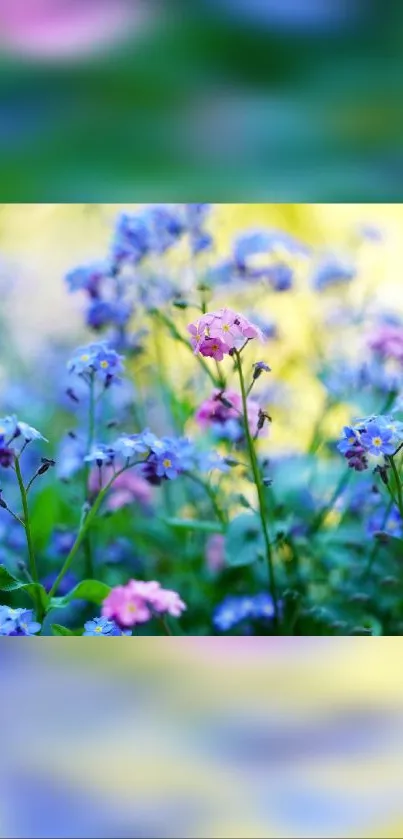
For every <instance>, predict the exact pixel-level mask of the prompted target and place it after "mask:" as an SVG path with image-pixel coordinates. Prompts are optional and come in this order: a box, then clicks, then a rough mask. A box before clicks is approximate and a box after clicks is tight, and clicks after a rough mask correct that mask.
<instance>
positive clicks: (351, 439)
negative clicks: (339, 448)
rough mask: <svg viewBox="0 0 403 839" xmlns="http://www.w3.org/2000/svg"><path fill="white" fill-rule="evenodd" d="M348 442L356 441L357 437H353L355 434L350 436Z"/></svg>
mask: <svg viewBox="0 0 403 839" xmlns="http://www.w3.org/2000/svg"><path fill="white" fill-rule="evenodd" d="M348 442H349V443H355V437H353V435H351V437H349V438H348Z"/></svg>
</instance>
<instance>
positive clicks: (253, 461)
mask: <svg viewBox="0 0 403 839" xmlns="http://www.w3.org/2000/svg"><path fill="white" fill-rule="evenodd" d="M235 358H236V361H237V368H238V374H239V381H240V385H241V394H242V406H243V420H244V426H245V435H246V442H247V446H248V452H249V459H250V465H251V468H252V473H253V478H254V481H255V484H256V490H257V496H258V501H259V515H260V521H261V524H262V532H263V539H264V543H265V549H266V559H267V565H268V571H269V580H270V593H271V596H272V598H273V606H274V617H275V623H276V626H277V627H278V626H279V609H278V599H277V584H276V577H275V572H274V563H273V555H272V550H271V544H270V537H269V532H268V528H267V523H266V507H265V498H264V487H263V482H262V477H261V474H260V469H259V464H258V461H257V457H256V452H255V446H254V442H253V439H252V435H251V431H250V428H249V420H248V404H247V396H246V388H245V379H244V375H243V370H242V362H241V357H240V351H239V350H235Z"/></svg>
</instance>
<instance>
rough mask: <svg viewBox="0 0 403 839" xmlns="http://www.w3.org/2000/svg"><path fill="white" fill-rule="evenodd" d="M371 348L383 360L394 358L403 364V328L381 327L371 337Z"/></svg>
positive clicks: (386, 325) (390, 325)
mask: <svg viewBox="0 0 403 839" xmlns="http://www.w3.org/2000/svg"><path fill="white" fill-rule="evenodd" d="M369 346H370V348H371V350H375V352H377V353H379V354H380V355H381V356H382V357H383V358H394V359H395V360H396V361H399V362H401V363H403V328H402V327H401V326H397V325H396V326H395V325H394V324H384V325H382V326H379V327H378V328H377V330H376V331H375V333H374V334H373V335H372V336H371V338H370V340H369Z"/></svg>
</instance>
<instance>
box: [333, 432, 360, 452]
mask: <svg viewBox="0 0 403 839" xmlns="http://www.w3.org/2000/svg"><path fill="white" fill-rule="evenodd" d="M343 433H344V437H343V438H342V439H341V440H340V442H339V443H338V446H337V448H338V450H339V452H341V454H346V452H348V451H349V449H351V448H352V447H353V446H354V445H355V443H357V442H359V441H360V435H359V433H358V431H357V430H356V429H355V428H353V427H352V426H351V425H345V426H344V428H343Z"/></svg>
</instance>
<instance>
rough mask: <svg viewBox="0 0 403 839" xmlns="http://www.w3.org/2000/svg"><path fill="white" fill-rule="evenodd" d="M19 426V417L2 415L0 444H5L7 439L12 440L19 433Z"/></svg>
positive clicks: (0, 420)
mask: <svg viewBox="0 0 403 839" xmlns="http://www.w3.org/2000/svg"><path fill="white" fill-rule="evenodd" d="M17 427H18V421H17V417H2V419H0V445H4V443H5V442H6V440H8V442H10V441H11V440H12V438H13V437H15V436H16V435H17Z"/></svg>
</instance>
